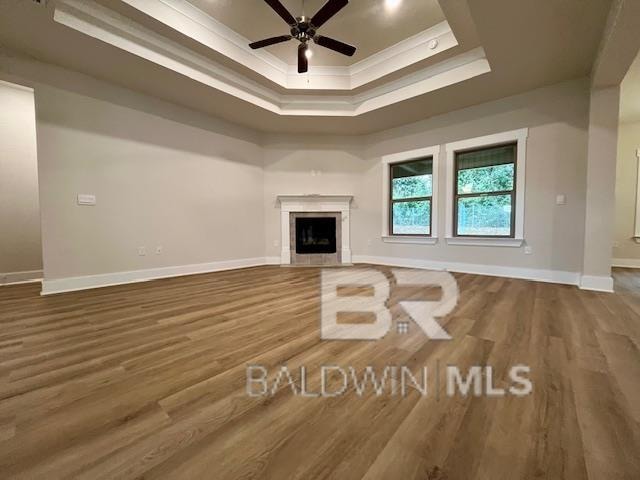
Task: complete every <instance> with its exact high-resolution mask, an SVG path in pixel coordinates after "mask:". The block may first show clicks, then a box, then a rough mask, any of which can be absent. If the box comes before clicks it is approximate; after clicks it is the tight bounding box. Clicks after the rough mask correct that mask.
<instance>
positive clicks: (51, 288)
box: [41, 257, 279, 295]
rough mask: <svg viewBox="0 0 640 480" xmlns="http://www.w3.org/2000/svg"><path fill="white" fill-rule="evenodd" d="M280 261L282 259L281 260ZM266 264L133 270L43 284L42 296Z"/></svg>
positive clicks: (254, 261)
mask: <svg viewBox="0 0 640 480" xmlns="http://www.w3.org/2000/svg"><path fill="white" fill-rule="evenodd" d="M278 260H279V259H278ZM265 264H266V259H265V258H264V257H256V258H242V259H238V260H223V261H218V262H209V263H198V264H194V265H180V266H176V267H161V268H150V269H147V270H133V271H128V272H114V273H103V274H99V275H86V276H82V277H68V278H56V279H51V280H47V279H45V280H43V281H42V291H41V295H52V294H55V293H65V292H75V291H78V290H88V289H91V288H100V287H111V286H114V285H123V284H126V283H138V282H147V281H150V280H158V279H160V278H171V277H181V276H183V275H194V274H198V273H211V272H220V271H223V270H235V269H239V268H248V267H257V266H261V265H265Z"/></svg>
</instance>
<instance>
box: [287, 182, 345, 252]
mask: <svg viewBox="0 0 640 480" xmlns="http://www.w3.org/2000/svg"><path fill="white" fill-rule="evenodd" d="M352 198H353V197H352V196H350V195H279V196H278V202H279V204H280V213H281V215H280V218H281V220H280V224H281V242H282V243H281V244H282V250H281V255H280V263H281V264H282V265H340V264H349V263H351V246H350V225H349V224H350V215H349V214H350V207H351V200H352ZM334 232H335V233H334Z"/></svg>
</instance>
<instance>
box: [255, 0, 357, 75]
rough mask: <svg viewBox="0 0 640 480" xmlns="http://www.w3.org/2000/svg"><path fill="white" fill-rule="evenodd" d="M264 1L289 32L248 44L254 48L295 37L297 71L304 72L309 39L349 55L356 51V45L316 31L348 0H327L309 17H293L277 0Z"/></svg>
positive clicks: (307, 68)
mask: <svg viewBox="0 0 640 480" xmlns="http://www.w3.org/2000/svg"><path fill="white" fill-rule="evenodd" d="M264 1H265V2H266V3H267V4H268V5H269V6H270V7H271V8H273V10H274V11H275V12H276V13H277V14H278V15H280V17H282V19H283V20H284V21H285V22H287V23H288V24H289V26H290V27H291V34H290V35H280V36H279V37H271V38H266V39H264V40H260V41H258V42H253V43H250V44H249V46H250V47H251V48H253V49H254V50H255V49H257V48H263V47H268V46H269V45H275V44H276V43H282V42H288V41H289V40H291V39H292V38H295V39H296V40H298V41H299V42H300V45H298V73H305V72H306V71H307V70H309V59H308V58H307V50H308V49H309V40H313V41H314V42H315V43H317V44H318V45H320V46H322V47H325V48H328V49H330V50H334V51H336V52H338V53H341V54H343V55H347V56H349V57H351V56H352V55H353V54H354V53H356V47H353V46H351V45H347V44H346V43H342V42H340V41H338V40H334V39H333V38H329V37H323V36H322V35H318V33H317V32H318V29H319V28H320V27H321V26H322V25H324V24H325V23H326V21H327V20H329V19H330V18H331V17H333V16H334V15H335V14H336V13H338V12H339V11H340V10H342V8H343V7H345V6H346V5H347V4H348V3H349V0H329V1H328V2H327V3H325V4H324V6H323V7H322V8H321V9H320V10H318V12H317V13H316V14H315V15H314V16H313V17H311V18H310V19H309V18H307V17H305V16H302V17H297V18H296V17H294V16H293V15H291V13H289V11H288V10H287V9H286V8H285V7H284V5H282V3H280V1H279V0H264Z"/></svg>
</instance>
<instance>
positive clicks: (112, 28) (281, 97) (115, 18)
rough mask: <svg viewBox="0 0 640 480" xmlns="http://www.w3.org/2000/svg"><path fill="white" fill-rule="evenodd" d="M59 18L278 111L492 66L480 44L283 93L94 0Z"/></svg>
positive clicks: (378, 93)
mask: <svg viewBox="0 0 640 480" xmlns="http://www.w3.org/2000/svg"><path fill="white" fill-rule="evenodd" d="M149 1H154V2H155V1H157V0H149ZM54 20H55V21H56V22H58V23H60V24H62V25H65V26H67V27H69V28H72V29H74V30H76V31H79V32H81V33H84V34H86V35H89V36H91V37H93V38H96V39H98V40H101V41H103V42H105V43H108V44H110V45H113V46H115V47H117V48H120V49H122V50H124V51H127V52H129V53H131V54H134V55H137V56H139V57H141V58H144V59H146V60H148V61H151V62H153V63H156V64H158V65H161V66H163V67H165V68H168V69H170V70H173V71H175V72H177V73H179V74H181V75H184V76H186V77H188V78H191V79H192V80H194V81H197V82H200V83H202V84H204V85H208V86H210V87H212V88H215V89H217V90H220V91H223V92H225V93H227V94H229V95H233V96H235V97H237V98H239V99H241V100H244V101H247V102H250V103H252V104H254V105H256V106H258V107H261V108H264V109H265V110H268V111H271V112H273V113H277V114H279V115H295V116H301V115H304V116H358V115H361V114H364V113H367V112H370V111H372V110H376V109H379V108H383V107H385V106H388V105H392V104H394V103H397V102H401V101H404V100H407V99H410V98H413V97H416V96H418V95H423V94H425V93H428V92H431V91H434V90H437V89H440V88H443V87H446V86H449V85H453V84H455V83H458V82H461V81H464V80H467V79H470V78H473V77H476V76H478V75H482V74H485V73H488V72H490V71H491V68H490V65H489V62H488V61H487V59H486V55H485V52H484V50H483V49H482V48H476V49H474V50H471V51H469V52H466V53H463V54H460V55H457V56H455V57H453V58H450V59H447V60H445V61H442V62H440V63H437V64H435V65H432V66H429V67H426V68H424V69H422V70H419V71H417V72H414V73H412V74H410V75H407V76H405V77H403V78H400V79H398V80H394V81H390V82H388V83H386V84H384V85H381V86H379V87H376V88H372V89H370V90H367V91H365V92H362V93H359V94H357V95H302V94H298V95H294V94H280V93H278V92H277V91H275V90H273V89H271V88H269V87H267V86H265V85H262V84H260V83H258V82H255V81H253V80H250V79H248V78H246V77H244V76H243V75H241V74H240V73H238V72H236V71H234V70H232V69H230V68H228V67H225V66H223V65H222V64H220V63H218V62H215V61H214V60H211V59H209V58H207V57H204V56H202V55H199V54H197V53H195V52H193V51H192V50H190V49H188V48H187V47H185V46H183V45H181V44H179V43H177V42H174V41H172V40H169V39H167V38H165V37H163V36H161V35H160V34H158V33H156V32H153V31H152V30H149V29H147V28H145V27H143V26H142V25H139V24H137V23H135V22H133V21H132V20H130V19H129V18H127V17H125V16H123V15H121V14H119V13H117V12H114V11H113V10H110V9H108V8H106V7H104V6H102V5H99V4H97V3H95V2H92V1H88V0H84V1H82V2H81V1H79V0H64V1H62V2H59V3H58V4H57V6H56V9H55V12H54ZM412 38H413V37H412Z"/></svg>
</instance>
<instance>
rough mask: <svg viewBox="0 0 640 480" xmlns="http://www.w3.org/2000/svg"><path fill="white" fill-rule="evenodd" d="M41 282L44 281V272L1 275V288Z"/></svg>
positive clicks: (33, 271) (31, 271) (35, 271)
mask: <svg viewBox="0 0 640 480" xmlns="http://www.w3.org/2000/svg"><path fill="white" fill-rule="evenodd" d="M41 280H42V270H29V271H26V272H8V273H0V286H2V285H17V284H20V283H32V282H39V281H41Z"/></svg>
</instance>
